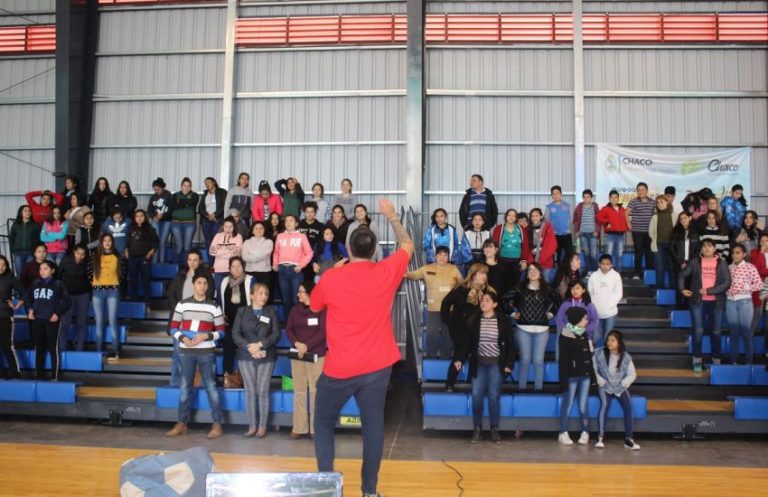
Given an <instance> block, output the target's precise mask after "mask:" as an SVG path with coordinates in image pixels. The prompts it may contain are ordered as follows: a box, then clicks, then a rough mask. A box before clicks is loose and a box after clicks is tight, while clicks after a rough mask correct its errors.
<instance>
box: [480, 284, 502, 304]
mask: <svg viewBox="0 0 768 497" xmlns="http://www.w3.org/2000/svg"><path fill="white" fill-rule="evenodd" d="M486 295H487V296H488V297H490V298H491V300H492V301H493V302H494V303H496V304H498V303H499V294H498V293H496V292H495V291H494V290H493V288H491V287H488V288H486V289H485V290H483V292H482V293H481V294H480V298H481V299H482V298H483V297H485V296H486Z"/></svg>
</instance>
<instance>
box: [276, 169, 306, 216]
mask: <svg viewBox="0 0 768 497" xmlns="http://www.w3.org/2000/svg"><path fill="white" fill-rule="evenodd" d="M275 188H277V191H278V193H280V196H281V197H283V217H285V216H287V215H289V214H291V215H294V216H296V219H298V218H299V215H301V206H302V205H304V190H303V189H302V188H301V183H299V180H297V179H296V178H293V177H289V178H286V179H279V180H277V181H275Z"/></svg>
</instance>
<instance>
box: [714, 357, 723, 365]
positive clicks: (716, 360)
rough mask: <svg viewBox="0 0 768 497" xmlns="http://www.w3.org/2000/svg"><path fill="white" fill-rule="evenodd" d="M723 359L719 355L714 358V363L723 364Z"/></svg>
mask: <svg viewBox="0 0 768 497" xmlns="http://www.w3.org/2000/svg"><path fill="white" fill-rule="evenodd" d="M722 363H723V361H722V360H721V359H720V358H719V357H713V358H712V364H722Z"/></svg>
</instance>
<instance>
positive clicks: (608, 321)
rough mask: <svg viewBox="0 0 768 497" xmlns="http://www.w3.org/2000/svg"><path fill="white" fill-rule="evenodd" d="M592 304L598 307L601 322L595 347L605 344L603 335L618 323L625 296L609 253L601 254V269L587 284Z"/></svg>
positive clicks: (595, 334)
mask: <svg viewBox="0 0 768 497" xmlns="http://www.w3.org/2000/svg"><path fill="white" fill-rule="evenodd" d="M587 286H588V288H587V290H589V296H590V297H591V298H592V305H594V306H595V309H597V317H598V318H600V324H599V325H598V327H597V330H596V331H595V333H594V335H593V336H592V343H593V344H594V345H595V347H602V346H603V337H605V336H606V335H607V333H608V332H609V331H611V330H612V329H613V328H614V326H615V325H616V318H617V317H618V315H619V307H618V306H619V302H620V301H621V299H622V298H623V296H624V287H623V284H622V282H621V275H620V274H619V273H617V272H616V271H615V270H614V269H613V259H612V258H611V256H610V255H608V254H603V255H601V256H600V269H599V270H597V271H595V272H594V273H592V274H591V275H590V277H589V284H588V285H587Z"/></svg>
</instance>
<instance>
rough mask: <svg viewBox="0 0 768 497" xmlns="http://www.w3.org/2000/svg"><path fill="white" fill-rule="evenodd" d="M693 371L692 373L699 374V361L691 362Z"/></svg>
mask: <svg viewBox="0 0 768 497" xmlns="http://www.w3.org/2000/svg"><path fill="white" fill-rule="evenodd" d="M693 372H694V374H701V363H700V362H694V363H693Z"/></svg>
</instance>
